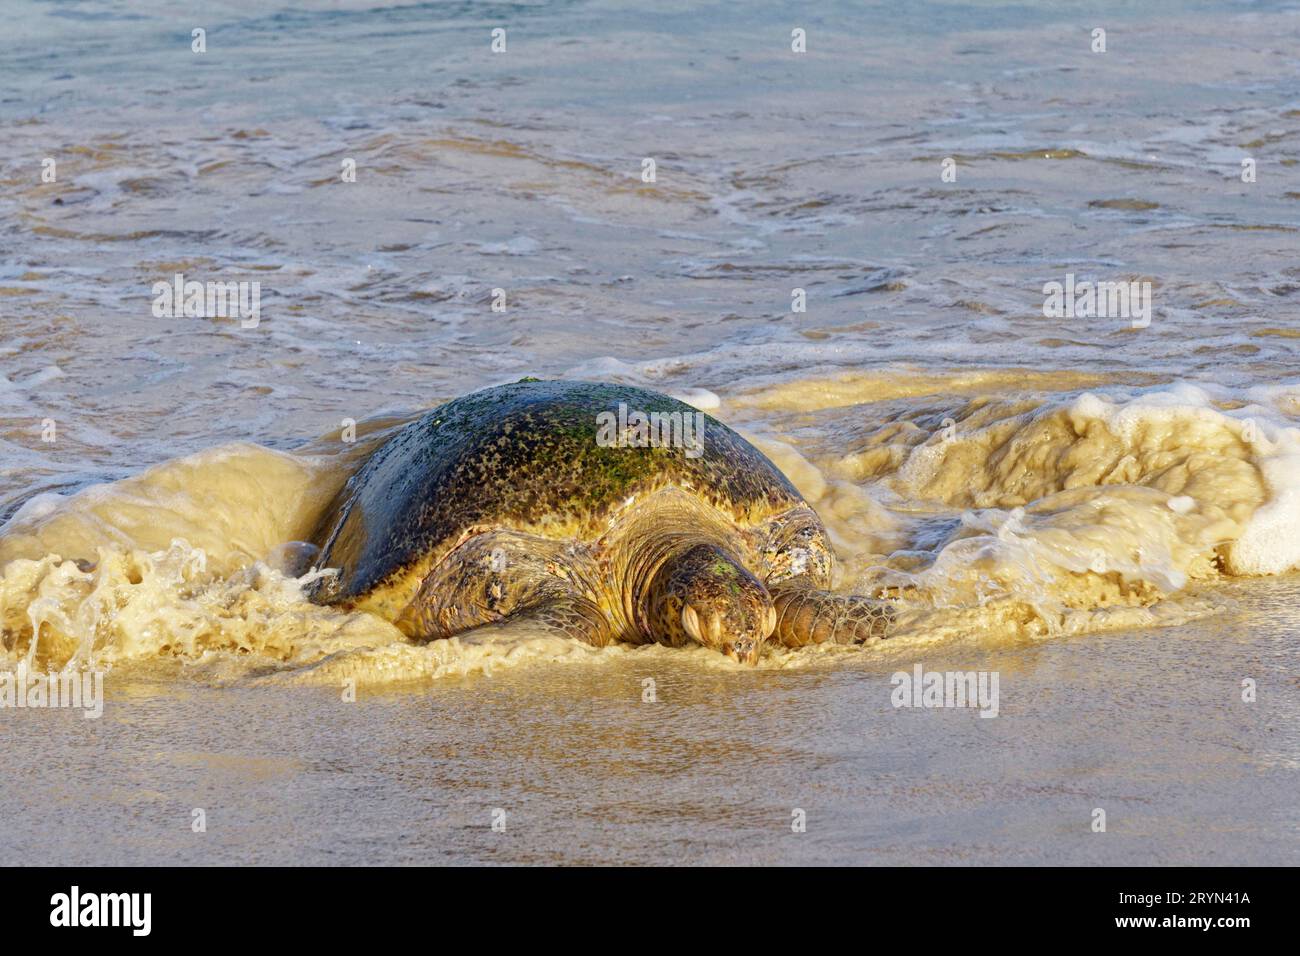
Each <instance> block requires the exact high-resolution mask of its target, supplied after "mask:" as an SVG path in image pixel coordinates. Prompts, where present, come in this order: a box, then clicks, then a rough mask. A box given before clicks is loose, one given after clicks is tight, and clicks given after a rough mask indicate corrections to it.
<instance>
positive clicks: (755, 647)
mask: <svg viewBox="0 0 1300 956" xmlns="http://www.w3.org/2000/svg"><path fill="white" fill-rule="evenodd" d="M759 646H760V645H759V642H758V641H754V640H750V639H749V638H742V639H741V640H738V641H731V642H729V643H726V644H723V645H722V653H724V654H726V655H727V656H728V657H730V658H731V659H732V660H733V661H735V662H736V663H737V664H748V665H750V666H751V667H752V666H754V665H755V664H757V663H758V651H759Z"/></svg>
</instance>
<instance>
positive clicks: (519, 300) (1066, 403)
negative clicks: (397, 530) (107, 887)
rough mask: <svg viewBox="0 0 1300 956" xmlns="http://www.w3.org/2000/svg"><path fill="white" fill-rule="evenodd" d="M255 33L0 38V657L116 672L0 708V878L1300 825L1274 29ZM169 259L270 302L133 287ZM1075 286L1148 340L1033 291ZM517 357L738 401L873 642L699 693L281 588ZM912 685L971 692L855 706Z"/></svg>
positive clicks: (356, 21)
mask: <svg viewBox="0 0 1300 956" xmlns="http://www.w3.org/2000/svg"><path fill="white" fill-rule="evenodd" d="M300 6H301V7H302V8H301V9H298V10H295V11H292V12H290V11H281V12H278V13H268V12H265V11H263V10H261V9H259V7H260V5H257V4H243V3H226V4H221V5H218V6H216V7H212V8H205V12H204V14H203V17H202V18H201V19H199V20H196V21H194V22H190V20H189V19H187V18H186V17H185V16H182V15H178V14H170V13H169V14H167V15H166V16H165V17H160V16H159V15H157V14H156V13H154V12H153V11H152V10H150V9H149V8H148V7H147V6H145V5H140V4H135V3H132V2H125V3H81V4H73V5H62V4H51V5H43V6H31V7H27V8H24V10H23V11H22V12H21V13H19V14H16V15H15V16H14V17H13V20H12V29H11V30H9V31H8V32H7V34H6V36H5V37H3V38H0V62H3V63H4V67H3V69H0V124H2V126H3V130H4V134H3V135H4V143H5V145H6V147H7V148H6V149H5V150H4V156H3V159H2V160H0V163H2V165H0V187H2V188H0V222H3V225H4V227H5V228H4V229H0V318H2V319H3V335H2V336H0V518H9V519H11V520H10V521H9V524H8V525H6V526H5V528H4V529H3V532H0V566H3V572H2V573H0V626H3V628H4V635H5V648H4V651H5V654H6V655H7V656H8V658H9V663H10V666H14V665H16V663H17V662H18V661H21V660H29V661H30V662H32V664H34V665H39V666H43V667H44V666H50V667H55V666H62V665H70V666H72V667H80V666H88V665H94V666H99V667H111V670H110V671H109V674H108V678H107V680H106V688H107V694H108V703H107V705H106V707H105V711H104V716H103V717H102V718H101V719H99V720H96V721H88V720H83V719H82V718H81V717H80V716H79V715H77V714H75V713H68V712H60V711H54V710H48V711H36V710H22V711H18V710H8V709H5V710H3V711H2V712H0V720H3V721H4V722H5V725H6V726H5V729H6V731H7V732H6V733H5V735H4V737H3V739H4V741H5V742H4V743H3V744H0V746H2V747H3V748H4V750H5V758H6V760H7V762H8V765H9V766H11V767H13V768H15V770H14V772H12V773H10V774H7V775H6V777H5V781H4V782H3V783H0V799H3V800H4V802H5V805H6V806H7V807H9V809H10V812H9V813H8V814H7V819H8V821H9V822H8V824H7V825H6V826H5V827H4V828H3V830H0V858H3V859H4V860H6V861H8V862H20V861H24V860H27V861H32V862H36V861H39V862H72V861H77V862H161V861H166V860H182V861H185V862H195V863H203V862H240V861H245V860H250V861H257V862H335V861H341V862H397V861H403V862H405V861H435V860H437V861H449V862H504V861H527V862H559V861H582V862H668V861H684V862H685V861H689V862H726V861H735V862H775V861H791V862H829V861H835V862H898V863H918V862H919V863H928V862H1004V863H1014V862H1116V863H1144V862H1160V863H1186V862H1205V863H1211V862H1213V863H1244V862H1270V863H1271V862H1284V861H1286V862H1294V861H1295V860H1296V858H1297V856H1300V840H1297V810H1296V801H1295V798H1294V794H1295V792H1296V785H1297V776H1296V771H1297V766H1298V761H1300V750H1298V749H1297V741H1296V736H1295V734H1296V731H1295V729H1294V728H1295V717H1296V710H1297V706H1300V684H1298V683H1297V679H1296V677H1295V674H1296V666H1295V661H1296V649H1297V643H1298V642H1300V637H1298V634H1300V628H1297V620H1296V617H1295V613H1294V611H1293V610H1292V609H1293V608H1294V607H1295V605H1296V598H1297V596H1300V594H1298V593H1297V592H1300V586H1298V585H1297V579H1296V577H1295V575H1294V574H1293V573H1292V569H1294V568H1295V567H1296V565H1297V564H1298V563H1300V534H1297V533H1296V529H1297V527H1300V421H1297V420H1298V419H1300V360H1297V357H1296V354H1295V342H1296V341H1297V338H1298V337H1300V323H1297V321H1296V319H1297V301H1298V300H1297V293H1300V266H1297V264H1296V255H1295V253H1296V250H1297V240H1296V230H1297V229H1298V228H1300V172H1297V166H1296V163H1297V158H1296V156H1295V143H1296V141H1297V137H1298V136H1300V55H1297V53H1296V51H1297V50H1300V44H1298V43H1297V40H1300V8H1295V7H1294V6H1290V5H1288V4H1286V3H1263V4H1255V5H1252V6H1250V7H1249V8H1244V7H1241V6H1239V5H1236V4H1227V3H1207V4H1199V5H1195V6H1192V7H1190V8H1188V7H1186V5H1181V4H1180V5H1166V4H1159V3H1157V4H1143V5H1142V6H1141V7H1140V8H1138V9H1134V8H1132V7H1131V6H1130V5H1128V4H1113V5H1106V4H1103V5H1101V6H1100V7H1099V8H1097V9H1096V11H1095V12H1094V13H1090V14H1089V17H1090V19H1088V20H1087V21H1086V22H1084V21H1081V20H1080V19H1079V15H1078V14H1077V12H1076V11H1075V9H1074V7H1073V5H1070V4H1054V3H1048V4H1041V5H1035V7H1034V8H1033V9H1025V8H1023V7H1020V6H1016V5H1004V4H999V3H985V4H977V5H974V6H968V7H964V8H961V9H958V8H953V7H949V6H945V5H940V4H930V3H919V4H911V5H907V6H906V7H905V8H900V9H895V7H894V5H892V4H889V5H886V4H881V5H862V4H830V5H825V6H822V7H819V10H818V12H817V13H816V14H807V15H804V14H792V13H789V12H787V11H785V10H783V8H782V7H781V6H780V5H777V4H746V5H744V6H743V7H739V8H737V7H734V6H732V5H722V4H718V5H712V6H709V5H705V6H701V5H697V4H681V5H678V6H672V5H670V6H668V7H663V6H658V5H657V6H656V8H655V11H654V14H653V15H651V14H649V13H647V12H646V11H642V10H639V9H635V8H625V7H624V6H623V5H621V4H616V3H573V4H538V5H509V6H499V5H487V6H465V5H459V4H419V5H413V6H389V7H375V6H373V5H372V4H370V3H366V4H359V3H358V4H352V3H329V4H324V3H320V4H306V5H300ZM792 18H793V19H792ZM196 26H204V27H205V28H206V29H207V31H208V34H207V42H208V49H207V52H206V53H203V54H195V53H192V52H191V50H190V31H191V29H192V28H194V27H196ZM497 26H502V27H505V28H506V30H507V51H506V52H505V53H503V54H493V53H492V52H491V50H490V49H489V43H490V39H491V38H490V35H489V34H490V31H491V30H492V29H493V28H494V27H497ZM796 26H801V27H803V28H805V29H806V30H807V32H808V53H806V54H802V55H799V54H794V53H792V52H791V51H790V30H791V29H792V28H793V27H796ZM1097 26H1101V27H1104V28H1105V29H1106V30H1107V51H1106V52H1105V53H1094V52H1092V51H1091V50H1090V48H1089V44H1090V33H1091V30H1092V29H1093V28H1094V27H1097ZM918 49H921V50H923V51H924V54H923V55H918ZM47 156H48V157H51V158H53V159H54V160H55V162H56V169H57V180H56V181H55V182H53V183H43V182H42V181H41V160H42V159H43V158H45V157H47ZM646 157H651V158H654V159H655V161H656V182H654V183H653V184H648V183H643V182H642V180H641V171H642V160H643V159H644V158H646ZM947 157H951V158H953V159H954V160H955V161H956V164H957V165H956V169H957V179H956V182H951V183H949V182H944V181H942V179H941V175H940V174H941V161H942V160H943V159H944V158H947ZM1244 157H1250V158H1253V159H1254V160H1255V161H1256V164H1257V179H1256V181H1255V182H1253V183H1245V182H1243V181H1242V180H1241V160H1242V158H1244ZM344 159H354V160H355V161H356V168H357V178H356V182H355V183H345V182H342V181H341V180H340V169H341V164H342V162H343V160H344ZM178 272H182V273H184V275H185V277H186V278H190V279H199V280H201V281H202V280H208V279H212V280H220V281H238V280H249V281H251V280H257V281H258V282H260V290H261V315H260V322H259V323H258V325H257V326H256V327H255V328H243V327H241V324H240V323H239V322H238V321H237V320H232V319H220V318H199V317H185V316H183V315H182V316H178V317H169V318H158V317H156V316H155V314H154V313H153V311H152V309H151V303H152V300H153V298H154V292H153V284H154V283H155V282H158V281H164V282H166V281H170V280H171V279H172V277H173V276H174V275H175V274H176V273H178ZM1070 273H1073V274H1076V275H1077V276H1078V277H1079V279H1080V280H1083V279H1091V280H1124V281H1129V280H1135V281H1149V282H1150V283H1151V286H1152V297H1153V298H1152V301H1153V310H1152V315H1151V321H1150V325H1149V326H1147V327H1145V328H1135V327H1134V325H1133V322H1132V321H1131V320H1130V319H1129V318H1128V317H1107V318H1066V319H1056V318H1046V317H1044V315H1043V313H1042V307H1043V302H1044V293H1043V285H1044V283H1046V282H1050V281H1060V282H1064V281H1065V279H1066V276H1067V274H1070ZM496 289H501V290H504V294H505V300H506V310H505V311H504V312H494V311H493V309H492V303H493V299H494V296H495V295H496V293H494V290H496ZM795 289H802V290H804V292H805V294H806V298H807V311H806V312H792V311H791V303H792V294H793V290H795ZM526 374H532V375H539V376H543V377H567V378H598V379H609V380H616V381H625V382H629V383H635V384H640V385H646V386H649V387H651V388H655V389H659V390H661V391H666V392H671V393H674V394H679V395H682V396H683V397H686V398H688V399H689V400H692V401H695V402H697V403H698V404H700V406H701V407H703V408H705V409H706V410H708V411H710V412H711V413H712V414H715V415H717V416H718V417H719V418H721V419H722V420H724V421H726V422H727V423H729V424H731V425H733V427H736V428H738V429H740V430H741V431H742V432H744V433H745V434H746V435H747V436H749V437H750V438H751V439H752V440H754V441H755V442H756V443H757V444H758V445H759V446H760V447H761V448H762V449H763V450H764V451H766V452H767V453H768V454H769V455H770V456H771V457H772V458H773V460H774V461H776V462H777V463H778V464H779V465H780V466H781V467H782V468H783V469H785V470H786V472H787V474H789V475H790V477H791V478H792V480H793V481H794V482H795V483H796V484H797V485H798V486H799V488H800V490H801V491H803V493H804V494H805V495H806V496H807V497H808V499H809V500H810V501H811V502H813V503H814V505H815V506H816V507H817V508H818V510H819V512H820V513H821V514H822V516H823V518H824V519H825V520H826V521H827V524H828V526H829V527H830V528H831V530H832V533H833V535H834V538H835V541H836V546H837V550H838V552H839V556H840V558H841V565H842V570H841V574H840V578H839V580H838V586H839V587H840V588H842V589H844V590H855V591H864V592H871V593H875V594H881V595H886V596H889V597H891V598H892V599H895V600H897V601H899V603H900V605H901V606H904V607H906V608H907V609H909V611H911V612H913V616H912V617H911V618H910V624H909V626H908V627H907V628H906V629H905V630H904V631H903V632H902V633H900V634H899V635H898V636H897V638H896V639H895V640H893V641H890V642H888V643H887V644H886V645H882V646H880V647H876V648H869V649H848V650H845V649H822V650H810V651H800V652H775V651H774V652H772V653H770V654H769V655H768V656H767V657H766V658H765V659H764V660H763V661H762V662H761V664H760V667H759V669H758V670H757V671H742V670H739V669H736V668H733V667H732V666H731V665H729V664H728V663H726V662H725V661H721V660H719V659H714V657H712V656H710V655H708V654H704V653H690V652H672V651H667V650H663V649H658V648H651V649H642V650H628V649H622V648H615V649H610V650H607V651H600V652H593V651H589V650H586V649H584V648H580V647H574V646H570V645H567V644H566V643H565V642H559V641H553V640H542V639H536V640H521V641H519V642H517V643H512V644H509V645H507V646H482V645H476V644H474V643H473V642H472V641H470V642H460V641H457V642H449V643H446V644H442V645H438V646H430V647H423V648H422V647H415V646H412V645H409V644H406V643H405V642H402V641H401V640H400V637H399V636H398V635H397V634H396V632H395V631H394V630H393V629H392V628H391V627H389V625H387V624H386V623H385V622H382V621H379V620H377V619H373V618H366V617H365V616H362V615H345V614H342V613H340V612H336V611H332V610H328V609H322V608H317V607H315V606H313V605H310V604H309V603H307V602H306V601H305V600H304V599H303V598H302V594H301V591H300V588H299V585H298V584H297V583H296V582H295V581H294V580H293V579H292V577H291V576H287V575H286V574H284V573H281V572H282V571H284V570H286V569H285V567H284V566H283V565H282V564H279V563H278V560H277V557H276V555H277V549H278V547H279V546H280V545H282V544H283V543H284V542H288V541H293V540H297V539H301V538H303V537H305V536H306V535H307V534H309V529H310V528H311V527H312V525H313V524H314V520H315V517H316V516H317V515H318V513H319V511H320V508H321V507H323V504H324V502H325V501H327V500H328V499H329V497H330V495H331V494H332V493H333V490H334V489H335V488H336V487H337V486H338V484H339V482H341V481H342V480H343V478H344V477H345V476H346V474H347V473H348V471H349V470H350V469H351V468H352V467H354V466H355V462H356V461H358V460H361V459H362V458H363V457H364V452H365V451H366V450H367V449H368V448H369V447H373V442H374V441H376V440H378V439H379V438H381V437H382V435H383V434H386V431H385V429H386V428H389V427H391V426H393V425H394V424H395V423H399V422H400V421H402V420H404V419H405V418H407V417H409V416H410V415H412V414H415V413H418V411H419V410H421V409H424V408H428V407H430V406H432V405H434V404H436V403H437V402H438V401H440V400H442V399H445V398H448V397H451V396H454V395H457V394H461V393H464V392H466V391H470V390H472V389H475V388H479V387H483V386H487V385H491V384H495V383H499V382H503V381H511V380H514V379H517V378H519V377H521V376H523V375H526ZM345 420H356V421H357V422H359V423H360V425H359V433H360V437H361V440H360V441H359V442H357V443H356V444H347V443H345V442H343V441H340V430H341V428H342V427H343V422H344V421H345ZM51 422H52V423H53V426H54V431H53V437H54V440H53V441H43V440H42V438H43V431H44V433H45V435H46V436H48V435H49V423H51ZM232 443H242V444H232ZM150 465H156V466H158V467H157V468H155V469H153V470H150V471H145V472H143V473H142V469H144V468H145V466H150ZM78 492H80V494H77V493H78ZM20 509H21V510H20ZM77 560H80V562H81V564H80V565H78V564H76V563H75V562H76V561H77ZM34 629H39V634H40V639H39V640H38V641H33V639H32V637H33V630H34ZM916 662H921V663H922V664H923V666H924V667H925V668H926V669H927V670H941V671H942V670H955V669H960V670H992V671H996V672H998V673H999V674H1000V675H1001V695H1002V698H1001V711H1000V713H999V716H998V718H997V719H993V720H984V719H980V718H979V717H978V716H977V714H976V713H975V712H973V711H969V710H947V709H945V710H936V711H924V710H923V711H916V710H909V709H895V708H894V707H892V706H891V704H890V692H891V685H890V675H891V673H893V672H894V671H896V670H904V671H906V670H910V669H911V667H912V665H913V664H914V663H916ZM646 677H653V678H654V679H655V681H656V687H657V696H658V698H659V700H658V702H657V703H653V704H650V703H643V702H642V691H643V688H642V683H641V682H642V680H643V679H644V678H646ZM348 678H354V679H356V680H357V681H358V682H359V685H358V695H359V699H358V701H357V702H356V703H353V704H347V703H344V702H342V701H341V700H340V692H339V686H340V684H341V682H343V681H345V680H347V679H348ZM1247 678H1249V679H1253V680H1255V681H1257V683H1258V688H1259V690H1258V699H1257V700H1256V701H1255V702H1253V703H1244V702H1242V700H1241V682H1242V680H1244V679H1247ZM195 807H205V808H206V809H207V816H208V830H207V832H206V833H204V834H194V833H192V832H191V830H190V828H189V826H188V825H187V824H188V823H189V821H190V814H191V810H192V809H193V808H195ZM795 807H799V808H803V809H805V810H806V811H807V815H808V827H807V832H806V833H800V834H796V833H792V832H791V830H790V820H791V816H790V814H791V811H792V808H795ZM1097 807H1101V808H1104V809H1106V810H1107V815H1108V827H1107V832H1106V833H1104V834H1103V833H1093V832H1091V831H1090V829H1089V825H1090V823H1091V816H1090V814H1091V813H1092V811H1093V810H1094V808H1097ZM493 808H501V809H504V810H505V811H506V814H507V816H506V819H507V826H506V831H505V832H504V833H497V832H494V831H493V830H492V829H491V826H490V823H491V811H492V809H493ZM70 821H76V822H75V825H74V824H73V823H72V822H70ZM394 821H402V822H401V825H400V826H397V825H395V823H394Z"/></svg>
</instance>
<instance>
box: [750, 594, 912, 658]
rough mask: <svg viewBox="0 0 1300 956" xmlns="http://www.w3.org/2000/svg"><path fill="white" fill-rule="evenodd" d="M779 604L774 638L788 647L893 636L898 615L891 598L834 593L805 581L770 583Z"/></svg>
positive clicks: (871, 640)
mask: <svg viewBox="0 0 1300 956" xmlns="http://www.w3.org/2000/svg"><path fill="white" fill-rule="evenodd" d="M770 591H771V593H772V603H773V606H774V607H775V608H776V631H775V632H774V633H773V635H772V636H773V638H774V639H775V640H776V641H778V642H780V643H781V644H783V645H785V646H786V647H804V646H806V645H808V644H825V643H826V642H828V641H829V642H831V643H833V644H868V643H873V642H875V641H880V640H884V639H885V638H886V637H888V636H889V632H890V629H891V626H892V625H893V623H894V619H895V617H896V611H895V609H894V606H893V605H892V604H890V603H888V602H887V601H877V600H875V599H873V598H868V597H862V596H861V595H857V594H832V593H831V592H830V591H823V590H820V589H818V588H813V587H807V586H805V585H801V584H794V583H789V584H776V585H773V586H771V587H770Z"/></svg>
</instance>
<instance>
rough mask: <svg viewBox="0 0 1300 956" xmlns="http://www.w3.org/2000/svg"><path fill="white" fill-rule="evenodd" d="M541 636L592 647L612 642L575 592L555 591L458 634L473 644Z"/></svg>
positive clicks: (592, 608)
mask: <svg viewBox="0 0 1300 956" xmlns="http://www.w3.org/2000/svg"><path fill="white" fill-rule="evenodd" d="M543 635H547V636H553V637H569V638H576V639H577V640H580V641H582V642H584V643H586V644H590V645H591V646H593V647H605V646H607V645H609V644H612V643H613V641H614V634H613V631H612V630H611V629H610V627H609V622H608V621H606V620H605V616H604V614H602V613H601V610H600V608H598V607H597V606H596V605H595V604H594V603H593V602H592V601H590V600H588V599H587V598H585V597H583V596H582V595H581V594H578V593H576V592H570V593H557V594H553V595H551V596H550V597H548V598H545V599H543V600H542V601H541V603H538V604H529V605H523V606H521V607H519V608H516V609H515V610H514V611H511V612H510V613H509V614H507V615H506V616H505V617H503V618H500V619H499V620H496V621H493V622H492V623H490V624H481V625H479V626H478V627H475V628H471V629H470V630H468V631H463V632H460V633H458V634H457V638H458V639H460V640H463V641H465V642H467V643H474V642H476V641H477V640H478V639H480V638H485V639H487V640H500V639H503V638H529V637H540V636H543Z"/></svg>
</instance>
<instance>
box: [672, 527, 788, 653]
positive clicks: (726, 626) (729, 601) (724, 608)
mask: <svg viewBox="0 0 1300 956" xmlns="http://www.w3.org/2000/svg"><path fill="white" fill-rule="evenodd" d="M650 604H651V607H650V609H649V610H650V615H649V618H650V621H651V627H652V629H654V630H655V637H656V638H658V639H659V640H661V641H665V642H666V643H669V644H673V645H682V644H689V643H696V644H703V645H704V646H705V647H709V648H712V649H713V650H715V651H718V652H719V653H722V654H725V655H727V656H728V657H730V658H731V659H732V660H734V661H738V662H740V663H742V664H756V663H758V655H759V652H760V651H761V650H762V649H763V642H764V641H766V640H767V638H768V637H769V636H770V635H771V633H772V631H773V630H775V628H776V611H775V610H774V609H773V607H772V597H771V595H769V594H768V593H767V588H765V587H763V585H762V582H760V581H759V580H758V578H756V577H754V575H753V574H751V573H750V572H749V571H748V570H747V569H746V568H745V566H744V565H742V564H741V563H740V562H739V561H737V560H736V558H735V557H734V556H732V555H731V554H729V553H728V552H727V551H725V550H724V549H722V548H720V547H716V546H714V545H707V544H701V545H696V546H694V547H690V548H688V549H686V550H685V551H682V552H680V553H678V554H676V555H674V556H673V557H672V558H670V559H669V560H668V561H666V562H665V563H664V565H663V567H662V568H661V569H660V571H659V573H658V574H657V575H656V576H655V582H654V584H653V585H652V587H651V593H650Z"/></svg>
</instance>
